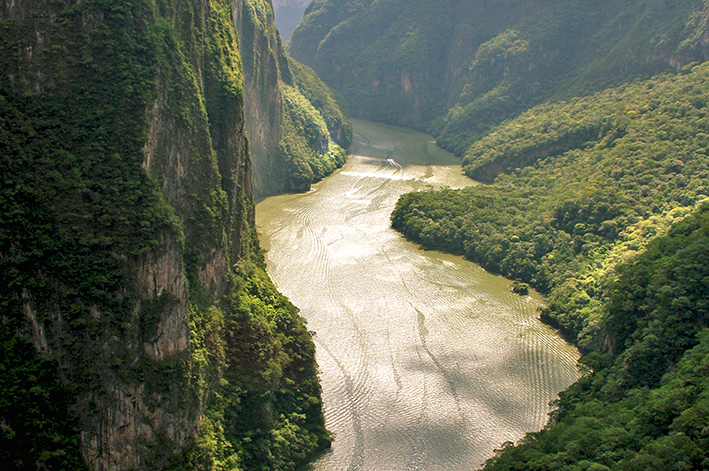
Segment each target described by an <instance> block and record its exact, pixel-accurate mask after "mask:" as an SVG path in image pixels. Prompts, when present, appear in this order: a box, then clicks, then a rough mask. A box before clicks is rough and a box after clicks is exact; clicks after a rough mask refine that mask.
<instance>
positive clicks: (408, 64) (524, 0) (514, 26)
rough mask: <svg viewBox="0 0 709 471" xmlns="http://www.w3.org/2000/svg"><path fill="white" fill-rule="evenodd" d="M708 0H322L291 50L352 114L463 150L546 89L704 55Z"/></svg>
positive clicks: (558, 95)
mask: <svg viewBox="0 0 709 471" xmlns="http://www.w3.org/2000/svg"><path fill="white" fill-rule="evenodd" d="M708 12H709V10H707V7H706V6H705V3H704V2H681V3H677V2H646V1H641V0H635V1H629V2H625V1H624V2H620V1H613V2H566V1H562V0H558V1H557V0H555V1H545V2H540V1H532V0H510V1H505V2H502V3H500V2H469V1H463V0H445V1H441V2H430V1H426V0H411V1H403V0H384V1H377V2H372V1H371V0H364V1H362V0H323V1H317V2H313V3H312V4H311V5H310V6H309V7H308V8H307V9H306V11H305V17H304V18H303V20H302V21H301V23H300V24H299V26H298V27H297V29H296V30H295V32H294V33H293V36H292V38H291V40H290V42H289V45H288V50H289V53H290V54H291V55H292V56H293V57H294V58H295V59H296V60H298V61H301V62H302V63H304V64H307V65H309V66H310V67H312V68H313V69H314V70H315V71H316V72H317V73H318V74H319V75H320V77H321V78H322V79H323V80H324V81H325V82H326V83H328V84H329V85H330V86H332V87H333V88H334V89H335V90H337V91H339V92H341V93H343V94H344V96H345V99H347V100H348V101H349V103H350V112H351V114H352V115H353V116H361V117H365V118H369V119H375V120H380V121H384V122H388V123H392V124H399V125H406V126H412V127H415V128H425V129H427V130H429V131H431V132H433V133H434V134H435V135H436V137H437V138H438V140H439V144H441V145H443V146H444V147H446V148H448V149H450V150H452V151H454V152H456V153H457V154H459V155H462V153H463V152H464V151H465V149H466V148H467V145H469V143H470V142H471V141H472V140H474V139H476V138H479V137H480V135H482V134H484V133H485V132H486V131H487V130H488V129H489V128H490V126H491V125H494V124H496V123H499V122H501V121H502V120H504V119H506V118H507V117H509V116H514V115H516V114H518V113H519V112H520V111H522V110H524V109H527V108H529V107H530V106H532V105H535V104H538V103H540V102H542V101H545V100H549V99H567V98H569V97H571V96H576V95H579V94H581V95H583V94H587V93H591V92H595V91H598V90H600V89H603V88H605V87H609V86H617V85H619V84H621V83H625V82H628V81H633V80H634V79H636V78H639V77H647V76H649V75H652V74H656V73H659V72H664V71H679V70H680V69H681V68H682V67H683V66H685V65H688V64H691V63H693V62H695V61H704V60H706V59H707V58H708V57H709V43H708V42H707V39H706V38H707V31H708V30H707V26H706V25H707V23H706V18H707V14H708Z"/></svg>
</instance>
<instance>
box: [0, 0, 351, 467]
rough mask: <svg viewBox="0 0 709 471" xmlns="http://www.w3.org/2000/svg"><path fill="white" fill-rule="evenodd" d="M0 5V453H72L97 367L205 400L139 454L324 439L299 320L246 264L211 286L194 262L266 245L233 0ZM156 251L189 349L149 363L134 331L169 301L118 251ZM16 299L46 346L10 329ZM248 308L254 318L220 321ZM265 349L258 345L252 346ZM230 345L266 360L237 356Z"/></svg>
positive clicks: (59, 463) (320, 126)
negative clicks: (253, 190)
mask: <svg viewBox="0 0 709 471" xmlns="http://www.w3.org/2000/svg"><path fill="white" fill-rule="evenodd" d="M13 5H14V4H13ZM8 8H10V7H9V6H7V5H4V6H3V7H0V16H2V18H3V19H2V25H1V27H2V30H1V32H0V64H2V70H3V73H2V76H1V77H0V286H2V289H1V290H0V321H1V322H2V332H0V334H1V336H0V350H1V351H2V352H1V353H2V357H1V359H0V376H1V377H2V380H3V381H4V382H6V383H7V386H8V387H7V388H3V390H2V392H0V434H2V440H0V455H1V456H2V462H3V466H5V467H9V468H8V469H30V468H31V469H40V468H41V469H82V468H83V467H84V464H83V462H82V459H81V456H80V452H79V448H78V446H79V440H80V436H79V433H80V429H81V430H83V427H84V426H85V425H86V424H87V423H89V422H91V421H93V420H95V419H96V417H95V416H96V414H97V410H96V407H102V406H103V404H102V405H97V404H95V403H93V404H86V403H85V402H87V401H84V402H81V401H80V400H79V399H78V398H81V397H86V395H87V394H89V392H90V393H91V394H95V395H96V396H97V397H98V398H99V400H103V399H105V400H106V402H109V401H110V400H111V398H109V397H103V396H102V394H105V388H106V387H107V386H106V385H109V386H110V385H117V384H121V383H127V384H128V385H129V387H143V389H142V390H144V391H145V395H144V396H141V398H140V399H141V400H144V401H145V403H146V406H147V407H148V408H149V410H150V411H153V410H156V409H163V410H164V411H165V414H166V415H170V414H173V413H174V414H176V415H177V416H181V417H185V418H186V419H187V420H188V421H189V420H197V419H198V417H199V415H200V414H201V413H202V412H203V411H204V416H203V420H202V423H201V428H200V430H199V432H198V433H197V434H196V436H194V437H193V439H192V441H191V444H190V446H188V447H187V448H186V449H185V450H184V452H179V451H178V453H177V454H175V450H174V443H171V442H170V441H169V440H168V439H167V438H166V437H163V436H162V435H161V431H159V430H156V433H157V436H156V440H155V442H154V443H135V447H136V448H141V447H142V449H144V450H145V453H144V455H143V456H142V458H143V459H144V462H145V463H146V466H149V467H152V468H153V469H166V468H172V469H185V470H186V469H190V470H192V469H213V470H232V469H233V470H235V469H244V468H243V467H242V464H243V463H246V465H245V467H247V469H259V468H261V467H266V468H267V469H284V470H285V469H294V467H295V466H296V465H297V464H300V463H302V462H304V461H305V460H306V459H307V458H308V457H309V456H310V455H311V453H312V452H313V451H314V450H316V449H319V448H322V447H323V446H326V445H327V444H329V436H328V434H327V431H326V430H325V429H324V425H323V419H322V410H321V405H320V389H319V384H318V381H317V367H316V364H315V359H314V346H313V344H312V340H311V337H310V334H309V333H308V331H307V329H305V327H304V325H303V321H302V319H300V318H299V317H298V315H297V310H296V309H295V308H294V307H292V306H291V305H290V304H289V303H288V302H287V300H285V298H283V297H282V296H280V295H279V294H278V293H277V292H276V291H275V288H274V287H273V285H272V284H270V282H269V281H268V278H267V276H266V275H265V273H263V271H261V270H260V269H256V268H252V269H250V271H249V273H248V274H245V273H236V271H232V269H231V268H228V270H229V272H227V273H222V274H217V276H221V279H220V280H218V282H219V283H222V284H223V286H224V287H225V288H224V292H226V293H227V294H228V295H227V296H226V297H225V298H226V299H215V296H214V294H213V292H214V291H213V290H214V288H213V287H209V286H204V285H203V282H202V280H201V279H200V270H201V269H203V268H204V267H205V266H206V265H207V263H208V262H210V260H211V258H212V257H213V256H214V254H215V253H218V252H219V251H224V252H225V257H226V264H225V266H227V267H233V266H236V264H237V263H241V264H243V265H244V266H249V264H250V263H256V264H258V263H263V259H262V254H261V253H260V249H259V248H258V241H257V237H256V232H255V229H254V227H253V219H254V217H253V201H252V198H251V195H250V193H249V188H250V183H249V182H247V181H246V178H247V176H248V173H247V168H246V165H247V160H248V159H247V158H246V155H245V149H246V142H245V139H244V136H243V135H242V134H241V126H242V125H243V122H242V121H243V94H244V92H243V85H242V78H241V72H240V68H241V64H240V58H239V54H238V49H237V41H236V31H235V30H234V19H233V18H232V8H231V4H230V3H229V2H228V1H226V0H212V1H210V2H207V3H203V4H195V3H189V2H169V1H162V0H159V1H157V2H150V1H144V0H130V1H124V2H112V1H108V0H88V1H84V2H80V3H75V4H72V5H67V4H65V3H62V2H50V4H49V6H48V7H47V8H48V10H46V11H40V10H41V9H39V8H30V7H27V10H26V11H23V15H24V16H23V15H14V16H11V15H9V14H6V13H7V9H8ZM40 40H41V41H40ZM18 51H33V52H32V54H33V55H32V56H31V57H30V56H28V57H24V56H22V57H20V56H21V55H22V54H24V53H23V52H18ZM323 90H324V89H323ZM321 92H322V90H318V91H317V93H316V94H315V95H314V96H318V97H321V99H322V96H321V95H322V93H321ZM295 99H302V100H305V99H304V98H302V96H300V97H296V98H295ZM305 101H306V102H307V100H305ZM323 103H324V105H323V106H326V107H331V108H332V102H327V101H326V100H325V101H323ZM308 105H309V103H308ZM309 106H310V105H309ZM306 113H310V114H312V113H315V112H314V111H313V109H312V106H310V108H308V109H307V110H306ZM318 116H319V115H318ZM306 118H307V119H305V121H302V120H301V121H297V120H293V122H294V123H297V124H298V125H300V126H302V130H303V132H306V131H307V132H310V133H311V134H308V136H309V137H313V139H314V140H315V141H317V139H319V138H320V136H325V143H326V144H327V145H328V147H327V149H325V151H324V154H325V155H326V156H328V157H327V159H326V162H329V161H330V160H333V161H337V160H338V159H340V160H339V162H340V163H339V165H341V161H342V159H343V158H344V152H343V151H341V149H339V147H337V146H336V145H334V144H331V143H330V142H329V140H328V137H327V136H328V130H327V125H326V123H325V122H324V121H323V119H322V118H321V117H318V119H314V118H313V119H311V116H310V115H308V116H306ZM340 119H341V116H340ZM341 122H343V123H344V121H343V120H342V119H341ZM313 123H314V127H313ZM151 126H152V130H153V131H155V136H154V135H153V134H151V135H148V130H149V129H151ZM308 126H310V127H308ZM161 133H162V134H161ZM156 136H157V137H156ZM154 139H157V140H159V139H165V140H168V141H169V142H167V143H166V142H162V141H160V142H155V141H154ZM308 142H309V141H308ZM318 142H320V141H318ZM146 143H148V144H149V145H148V146H146ZM151 146H152V147H151ZM148 147H150V149H148ZM146 151H147V152H146ZM335 154H336V155H335ZM180 156H181V157H180ZM180 158H182V160H181V162H182V163H184V165H185V167H183V168H177V167H178V164H177V162H176V161H175V159H180ZM319 165H325V164H319ZM180 172H182V175H180ZM176 174H177V175H178V176H179V182H178V183H179V185H178V184H177V183H176V181H177V180H178V178H177V177H175V175H176ZM166 250H176V251H177V252H178V253H181V254H182V257H183V260H182V264H181V265H180V264H179V263H178V264H177V266H175V267H174V268H175V269H176V270H179V269H180V266H183V267H184V269H185V277H186V279H187V285H188V295H189V323H190V351H189V352H184V353H182V354H178V355H174V356H172V357H170V358H167V359H165V360H163V361H155V360H153V359H152V358H151V357H150V356H149V355H148V354H147V353H146V351H145V348H144V342H149V341H152V339H153V338H154V337H155V336H156V334H157V332H158V330H157V329H158V325H159V322H160V320H161V319H162V318H163V317H164V315H165V313H166V312H170V311H171V310H172V309H173V308H174V307H175V305H176V304H178V303H179V302H181V301H180V299H178V297H177V295H178V294H179V293H169V292H167V291H165V292H163V293H162V294H161V295H159V296H157V297H155V298H147V299H140V297H139V296H138V294H137V293H136V289H135V283H136V280H135V279H134V278H135V276H136V274H135V271H136V270H135V265H136V264H139V263H140V262H141V261H142V260H144V258H145V257H147V259H148V262H147V263H150V262H149V260H150V257H159V256H160V255H162V254H163V253H164V251H166ZM164 268H165V267H162V269H164ZM233 270H237V269H236V268H234V269H233ZM229 293H233V294H231V295H229ZM259 303H260V304H259ZM32 317H34V319H35V320H36V321H37V325H39V326H42V328H43V329H44V330H43V333H41V335H35V336H36V337H38V338H39V339H41V340H42V341H46V342H47V344H48V349H49V351H50V352H51V354H52V355H53V356H54V357H55V359H49V358H45V357H43V356H41V355H38V354H37V353H36V352H35V348H34V346H33V345H31V344H30V343H29V342H28V341H27V340H26V339H27V338H29V337H30V336H31V335H32V332H31V329H32V328H33V325H32V323H31V322H30V321H29V320H28V319H29V318H32ZM252 325H255V326H258V328H255V329H254V331H255V332H257V333H258V335H257V334H254V335H252V336H245V337H239V336H237V337H233V336H231V334H230V332H235V331H243V332H250V330H249V329H250V326H252ZM259 329H260V330H259ZM35 334H37V333H35ZM261 334H262V335H261ZM251 341H253V342H254V344H253V345H251V344H250V342H251ZM262 352H272V353H273V357H272V358H271V357H269V360H268V361H266V362H265V363H263V364H261V363H259V358H260V356H259V355H261V353H262ZM237 357H238V358H239V359H240V360H241V359H243V360H244V361H245V362H246V363H247V364H252V365H255V367H261V366H263V370H254V371H245V370H243V369H242V368H241V367H240V365H238V364H237V363H236V360H235V359H236V358H237ZM56 358H60V360H61V367H59V363H58V362H57V361H56ZM250 375H257V376H259V377H265V378H269V381H270V382H267V383H263V382H261V383H260V382H254V383H251V376H250ZM106 396H108V395H107V394H106ZM255 410H259V411H262V412H264V414H263V415H253V413H254V411H255ZM266 411H268V414H266ZM74 413H76V415H77V416H78V419H77V418H76V417H75V416H74ZM146 420H147V419H146ZM141 453H142V452H141Z"/></svg>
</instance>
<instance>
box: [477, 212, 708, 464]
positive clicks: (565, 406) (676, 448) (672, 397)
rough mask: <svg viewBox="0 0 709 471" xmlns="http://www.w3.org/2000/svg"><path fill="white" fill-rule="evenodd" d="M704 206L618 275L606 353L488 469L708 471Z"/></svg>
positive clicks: (589, 359)
mask: <svg viewBox="0 0 709 471" xmlns="http://www.w3.org/2000/svg"><path fill="white" fill-rule="evenodd" d="M708 243H709V205H704V206H703V207H701V208H700V209H698V210H697V211H696V212H695V213H693V214H691V215H689V216H687V217H686V218H684V219H682V220H681V221H678V222H677V223H675V224H674V225H673V226H672V228H671V229H670V231H669V233H668V234H667V235H666V236H663V237H660V238H657V239H655V241H654V242H652V243H651V244H650V245H649V246H648V248H647V250H646V251H645V252H644V253H642V254H639V255H638V256H636V257H635V258H634V259H633V260H632V261H631V262H629V263H627V264H624V265H623V266H622V268H621V269H619V270H618V281H617V282H616V283H614V284H613V286H612V287H611V289H610V293H609V296H608V298H607V300H605V301H604V304H603V310H604V312H605V313H606V314H605V317H604V321H603V327H602V328H603V331H604V332H605V333H606V334H607V335H608V336H610V337H612V338H613V339H612V340H611V341H610V342H611V343H612V344H614V348H613V349H612V351H611V352H609V353H605V354H603V355H601V354H599V353H593V354H591V355H587V356H585V357H583V358H582V359H581V361H582V363H586V364H587V365H588V366H590V367H592V368H593V369H594V371H593V372H592V373H590V374H587V375H586V376H584V377H583V378H582V379H581V380H579V381H578V382H577V383H576V384H574V385H573V386H572V387H571V388H570V389H569V390H567V391H565V392H563V393H562V394H561V399H560V401H559V403H558V406H559V409H558V410H557V411H555V412H554V413H553V415H552V420H551V422H550V424H549V425H548V426H547V427H546V429H544V430H543V431H541V432H539V433H533V434H529V435H527V437H526V438H525V439H524V440H522V442H521V443H520V444H519V445H518V446H517V447H513V446H511V444H508V445H507V446H506V447H504V449H503V450H499V451H498V453H497V455H496V456H495V457H494V458H492V459H490V460H489V461H488V463H487V464H486V466H485V469H486V470H513V469H520V470H521V469H525V470H530V471H534V470H569V469H574V470H575V469H578V470H590V469H599V470H600V469H613V470H628V471H629V470H638V471H639V470H646V469H650V470H686V469H706V468H707V466H708V465H709V454H708V450H709V437H708V436H707V433H706V432H707V427H709V330H707V329H705V328H704V329H703V326H705V325H706V323H707V321H708V320H709V317H708V316H709V314H708V313H709V309H707V299H709V285H708V284H707V279H708V278H707V275H709V267H707V265H706V263H703V262H704V261H705V260H706V259H707V250H709V249H708V248H707V247H709V245H708Z"/></svg>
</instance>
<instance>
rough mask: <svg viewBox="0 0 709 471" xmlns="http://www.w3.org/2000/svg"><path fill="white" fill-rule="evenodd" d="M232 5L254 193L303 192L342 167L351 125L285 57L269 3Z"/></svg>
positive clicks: (254, 0)
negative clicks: (237, 17) (236, 23)
mask: <svg viewBox="0 0 709 471" xmlns="http://www.w3.org/2000/svg"><path fill="white" fill-rule="evenodd" d="M237 5H238V7H237V8H238V9H239V11H240V14H241V21H240V26H239V28H240V30H239V35H240V37H241V38H242V49H243V54H244V56H243V57H244V73H245V78H246V80H245V82H246V100H247V108H246V111H247V123H246V126H247V129H248V131H249V133H250V134H251V135H252V139H251V150H252V157H253V159H252V160H253V162H254V191H255V193H257V194H258V195H259V196H263V195H267V194H272V193H277V192H281V191H289V190H302V189H307V188H309V187H310V184H311V183H314V182H316V181H318V180H320V179H321V178H322V177H324V176H325V175H328V174H329V173H331V172H332V171H333V170H334V169H336V168H338V167H340V166H342V164H343V163H344V160H345V152H344V150H343V148H346V147H348V146H349V144H350V142H351V140H352V131H351V127H350V125H349V123H348V122H347V119H346V118H345V116H344V114H343V112H342V111H341V109H340V105H339V104H338V102H337V100H336V99H335V97H334V94H333V92H332V90H330V88H329V87H328V86H327V85H325V84H324V83H323V82H322V81H321V80H320V79H319V78H318V76H317V75H315V73H314V72H313V71H312V70H310V68H308V67H306V66H304V65H302V64H300V63H298V62H296V61H294V60H293V59H291V58H290V57H288V55H287V54H286V53H285V51H284V49H283V46H282V44H281V38H280V35H279V33H278V31H277V29H276V25H275V23H274V17H273V7H272V5H271V2H270V1H269V0H240V3H237ZM323 122H325V123H326V125H327V126H326V127H324V128H323V127H322V126H321V125H322V123H323Z"/></svg>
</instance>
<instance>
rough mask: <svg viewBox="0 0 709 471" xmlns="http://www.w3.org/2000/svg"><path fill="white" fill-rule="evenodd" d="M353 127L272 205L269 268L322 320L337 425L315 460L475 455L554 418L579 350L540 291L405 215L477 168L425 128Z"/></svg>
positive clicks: (392, 466)
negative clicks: (316, 177) (452, 250)
mask: <svg viewBox="0 0 709 471" xmlns="http://www.w3.org/2000/svg"><path fill="white" fill-rule="evenodd" d="M354 129H355V142H354V144H353V146H352V149H351V151H352V153H353V154H355V155H353V156H350V160H349V162H348V163H347V165H346V166H345V168H344V169H342V170H341V171H339V172H336V173H335V174H334V175H333V176H331V177H329V178H328V179H326V180H325V181H323V182H321V183H319V184H317V185H315V186H314V189H313V190H312V191H310V192H308V193H305V194H297V195H280V196H277V197H272V198H268V199H266V200H264V201H263V202H261V203H259V205H258V206H257V223H258V225H259V229H260V231H261V234H262V240H263V245H264V246H265V247H267V248H268V252H267V263H268V270H269V273H270V274H271V276H272V278H273V280H274V282H275V283H276V285H277V286H278V287H279V289H280V290H281V291H282V292H283V293H284V294H285V295H286V296H288V297H289V298H290V299H291V300H292V301H293V303H294V304H296V305H297V306H299V307H300V308H301V313H302V315H303V316H304V317H305V318H306V319H307V320H308V327H309V329H310V330H313V331H315V332H317V336H316V337H315V343H316V348H317V359H318V364H319V367H320V376H321V381H322V386H323V400H324V411H325V418H326V424H327V427H328V429H329V430H330V431H331V432H333V433H334V435H335V441H334V443H333V448H332V450H331V451H329V452H328V453H326V454H325V455H324V456H322V458H320V459H319V460H318V461H317V462H316V463H314V464H313V465H312V467H311V468H312V469H314V470H333V471H334V470H377V471H387V470H417V469H421V470H426V471H430V470H446V471H455V470H470V469H473V468H475V467H476V466H478V465H480V464H481V463H482V462H483V461H484V460H485V459H486V458H488V457H489V456H490V455H491V453H492V450H493V449H494V448H496V447H499V445H500V444H502V443H503V442H505V441H507V440H517V439H519V438H521V437H522V436H523V434H524V433H525V432H526V431H530V430H537V429H539V428H541V427H542V426H543V424H544V422H545V420H546V417H547V413H548V411H549V407H548V403H549V401H551V400H553V399H554V398H555V397H556V395H557V393H558V391H560V390H562V389H564V388H566V387H568V385H569V384H571V382H573V381H574V380H575V379H576V378H577V376H578V374H577V371H576V367H575V363H576V359H577V353H576V351H575V350H574V349H573V348H572V347H570V346H569V345H567V344H565V343H564V342H563V341H562V340H561V339H559V338H558V337H557V336H555V335H554V332H553V331H552V330H551V329H549V328H547V327H545V326H543V325H542V324H541V323H540V322H539V321H538V319H537V314H536V309H537V307H539V306H541V299H540V298H539V297H538V296H537V295H536V294H532V296H524V297H522V296H518V295H515V294H513V293H511V291H510V283H509V282H508V281H507V280H504V279H503V278H500V277H496V276H493V275H490V274H489V273H487V272H485V271H484V270H482V269H481V268H480V267H478V266H476V265H474V264H471V263H469V262H466V261H465V260H463V259H461V258H459V257H455V256H451V255H446V254H441V253H436V252H423V251H421V250H420V249H419V248H418V247H417V246H416V245H414V244H411V243H409V242H407V241H406V240H404V239H403V238H402V237H401V236H400V235H399V234H397V233H396V232H394V231H393V230H391V229H390V227H389V215H390V213H391V211H392V210H393V207H394V205H395V203H396V200H397V198H398V197H399V196H400V195H401V194H403V193H405V192H408V191H412V190H415V189H418V188H421V187H422V185H428V184H430V185H433V186H441V185H446V184H448V185H450V186H452V187H462V186H466V185H469V184H471V182H470V181H469V180H467V179H465V178H464V177H462V176H461V175H460V166H459V161H458V160H457V159H456V158H455V157H453V156H452V155H450V154H448V153H446V152H444V151H443V150H441V149H439V148H437V147H435V146H434V145H432V140H431V138H430V136H426V135H423V134H420V133H416V132H414V131H410V130H406V129H400V128H394V127H391V126H385V125H379V124H374V123H368V122H364V121H357V120H356V121H355V122H354ZM392 162H393V163H392ZM394 164H396V165H394Z"/></svg>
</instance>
